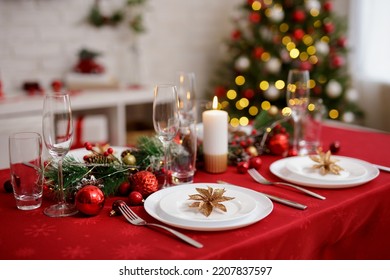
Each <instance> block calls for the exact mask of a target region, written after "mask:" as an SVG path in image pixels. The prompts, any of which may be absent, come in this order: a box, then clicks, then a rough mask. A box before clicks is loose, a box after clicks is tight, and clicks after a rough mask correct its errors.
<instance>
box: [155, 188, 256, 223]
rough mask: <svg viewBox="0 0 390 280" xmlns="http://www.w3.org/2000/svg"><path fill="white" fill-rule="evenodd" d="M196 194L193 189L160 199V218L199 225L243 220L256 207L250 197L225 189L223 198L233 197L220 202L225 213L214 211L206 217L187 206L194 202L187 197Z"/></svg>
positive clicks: (183, 190)
mask: <svg viewBox="0 0 390 280" xmlns="http://www.w3.org/2000/svg"><path fill="white" fill-rule="evenodd" d="M206 187H207V186H206ZM206 187H203V188H206ZM196 193H197V192H196V191H195V189H182V190H178V191H176V192H173V193H170V194H167V195H165V196H164V197H163V198H161V199H160V205H159V206H160V210H161V216H162V217H169V218H172V219H180V220H187V221H188V220H191V221H192V222H196V223H199V224H201V223H215V222H227V221H233V220H238V219H243V218H244V217H246V216H248V215H250V214H251V213H252V212H253V211H254V210H255V208H256V207H257V204H256V201H255V200H254V199H253V198H252V197H251V196H249V195H247V194H246V193H243V192H242V191H236V190H233V189H227V190H226V192H225V193H224V196H227V197H234V199H232V200H229V201H225V202H222V204H224V205H225V206H226V208H227V211H226V212H223V211H220V210H218V209H216V210H214V211H212V212H211V214H210V216H208V217H206V216H204V215H203V214H202V213H200V212H199V211H198V210H197V209H196V208H190V207H189V204H191V203H193V202H195V201H194V200H189V199H188V198H189V197H188V196H189V195H190V194H196Z"/></svg>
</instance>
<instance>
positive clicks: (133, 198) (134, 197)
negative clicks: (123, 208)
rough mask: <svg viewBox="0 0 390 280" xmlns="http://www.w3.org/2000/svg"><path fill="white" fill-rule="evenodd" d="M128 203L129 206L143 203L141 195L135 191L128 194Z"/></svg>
mask: <svg viewBox="0 0 390 280" xmlns="http://www.w3.org/2000/svg"><path fill="white" fill-rule="evenodd" d="M129 202H130V205H140V204H142V202H144V198H143V197H142V194H141V193H140V192H137V191H132V192H131V193H130V194H129Z"/></svg>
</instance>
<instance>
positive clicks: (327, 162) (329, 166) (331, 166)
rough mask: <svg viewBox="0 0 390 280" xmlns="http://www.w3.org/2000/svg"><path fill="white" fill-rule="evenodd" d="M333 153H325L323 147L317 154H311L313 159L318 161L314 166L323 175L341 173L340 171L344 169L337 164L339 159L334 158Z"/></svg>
mask: <svg viewBox="0 0 390 280" xmlns="http://www.w3.org/2000/svg"><path fill="white" fill-rule="evenodd" d="M331 155H332V154H331V152H330V151H327V152H326V153H324V152H323V151H322V150H321V149H318V150H317V155H315V156H314V155H311V156H309V157H310V159H311V160H313V161H315V162H317V164H314V165H313V166H312V168H314V169H319V170H320V174H321V175H326V174H328V173H330V174H335V175H340V171H342V170H344V169H343V168H342V167H340V166H339V165H337V164H336V162H337V161H338V160H335V159H332V158H331Z"/></svg>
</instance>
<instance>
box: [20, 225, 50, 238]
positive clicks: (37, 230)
mask: <svg viewBox="0 0 390 280" xmlns="http://www.w3.org/2000/svg"><path fill="white" fill-rule="evenodd" d="M56 231H57V230H56V227H55V226H53V225H48V224H35V225H31V226H30V227H28V228H26V229H25V230H24V235H26V236H29V237H34V238H37V237H48V236H50V235H51V234H52V233H54V232H56Z"/></svg>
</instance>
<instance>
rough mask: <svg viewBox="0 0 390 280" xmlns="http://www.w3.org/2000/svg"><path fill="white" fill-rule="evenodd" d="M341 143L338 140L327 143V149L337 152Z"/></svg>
mask: <svg viewBox="0 0 390 280" xmlns="http://www.w3.org/2000/svg"><path fill="white" fill-rule="evenodd" d="M340 147H341V144H340V142H339V141H334V142H333V143H331V144H330V145H329V150H330V152H331V153H334V154H335V153H338V152H339V151H340Z"/></svg>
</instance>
